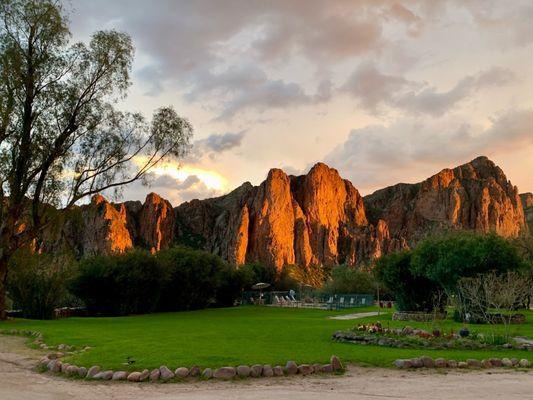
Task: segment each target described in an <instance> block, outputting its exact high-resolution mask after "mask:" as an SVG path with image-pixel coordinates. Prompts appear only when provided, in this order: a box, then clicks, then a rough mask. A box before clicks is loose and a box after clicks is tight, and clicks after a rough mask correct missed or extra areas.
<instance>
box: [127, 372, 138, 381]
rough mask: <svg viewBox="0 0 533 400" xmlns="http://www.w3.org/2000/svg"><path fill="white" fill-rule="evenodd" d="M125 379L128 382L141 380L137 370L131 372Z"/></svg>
mask: <svg viewBox="0 0 533 400" xmlns="http://www.w3.org/2000/svg"><path fill="white" fill-rule="evenodd" d="M126 379H128V381H130V382H139V381H140V380H141V373H140V372H138V371H135V372H132V373H131V374H129V375H128V376H127V378H126Z"/></svg>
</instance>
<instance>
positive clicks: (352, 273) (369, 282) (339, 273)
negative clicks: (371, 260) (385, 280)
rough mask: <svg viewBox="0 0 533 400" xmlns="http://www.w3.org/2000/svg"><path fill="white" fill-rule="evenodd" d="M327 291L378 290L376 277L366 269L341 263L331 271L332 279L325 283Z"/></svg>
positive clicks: (360, 291)
mask: <svg viewBox="0 0 533 400" xmlns="http://www.w3.org/2000/svg"><path fill="white" fill-rule="evenodd" d="M323 291H324V292H326V293H337V294H339V293H370V294H373V293H374V292H375V291H376V281H375V279H374V277H373V276H372V275H371V274H370V273H368V272H365V271H361V270H359V269H356V268H351V267H348V266H346V265H339V266H336V267H334V268H333V270H332V271H331V279H330V280H329V281H327V282H326V284H325V285H324V288H323Z"/></svg>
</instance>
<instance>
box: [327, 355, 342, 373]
mask: <svg viewBox="0 0 533 400" xmlns="http://www.w3.org/2000/svg"><path fill="white" fill-rule="evenodd" d="M329 363H330V364H331V366H332V367H333V371H342V370H344V366H343V365H342V363H341V360H340V358H339V357H337V356H331V358H330V360H329Z"/></svg>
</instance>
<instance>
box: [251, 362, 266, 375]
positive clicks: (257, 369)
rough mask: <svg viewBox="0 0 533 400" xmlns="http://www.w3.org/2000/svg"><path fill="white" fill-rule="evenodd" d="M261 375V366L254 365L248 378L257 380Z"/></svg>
mask: <svg viewBox="0 0 533 400" xmlns="http://www.w3.org/2000/svg"><path fill="white" fill-rule="evenodd" d="M262 373H263V366H262V365H261V364H254V365H252V369H251V371H250V376H251V377H252V378H258V377H260V376H261V374H262Z"/></svg>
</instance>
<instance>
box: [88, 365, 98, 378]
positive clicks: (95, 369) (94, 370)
mask: <svg viewBox="0 0 533 400" xmlns="http://www.w3.org/2000/svg"><path fill="white" fill-rule="evenodd" d="M99 372H100V367H99V366H98V365H93V366H92V367H91V368H89V371H87V378H94V376H95V375H96V374H97V373H99Z"/></svg>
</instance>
